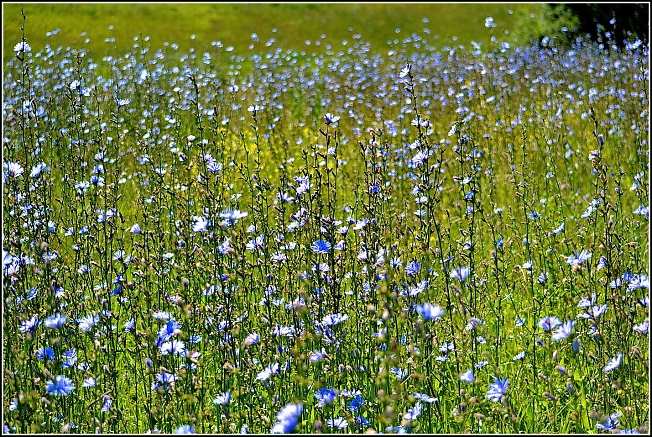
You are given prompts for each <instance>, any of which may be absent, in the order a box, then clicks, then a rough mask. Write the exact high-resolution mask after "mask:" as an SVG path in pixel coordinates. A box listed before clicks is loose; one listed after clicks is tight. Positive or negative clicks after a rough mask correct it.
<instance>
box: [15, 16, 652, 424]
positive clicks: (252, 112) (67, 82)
mask: <svg viewBox="0 0 652 437" xmlns="http://www.w3.org/2000/svg"><path fill="white" fill-rule="evenodd" d="M426 22H427V19H425V18H424V19H423V20H422V22H421V23H420V24H421V25H424V26H425V25H427V24H426ZM22 25H23V26H24V33H22V34H21V38H23V37H24V38H25V42H18V43H14V47H11V54H12V56H13V57H10V58H9V59H7V57H6V55H7V53H6V52H7V50H6V48H5V61H4V69H3V158H2V160H3V184H2V186H3V328H2V329H3V336H2V337H3V340H2V342H3V343H2V345H3V399H2V401H3V429H4V432H6V433H97V432H101V433H218V432H219V433H245V432H248V433H263V434H265V433H277V432H278V433H286V432H304V433H317V432H323V433H365V432H374V431H375V432H382V433H405V432H409V433H449V434H453V433H521V432H525V433H577V434H581V433H582V434H583V433H614V432H623V433H638V432H641V433H646V432H648V428H649V261H648V259H649V113H648V106H649V47H648V46H647V45H646V44H643V43H642V42H641V41H639V40H633V41H629V43H628V44H627V45H626V46H625V47H622V48H619V47H616V46H615V45H613V44H612V41H611V40H610V39H609V34H608V33H605V34H604V35H602V38H601V40H600V41H599V42H596V43H592V42H588V41H585V40H583V39H581V38H578V39H577V40H576V41H575V43H574V44H573V45H572V46H571V47H563V46H558V45H557V44H555V43H554V41H549V40H544V41H541V42H540V43H538V44H528V45H525V44H524V45H514V44H513V43H509V42H507V40H505V39H504V38H503V37H504V36H505V34H504V32H501V31H500V28H498V29H496V27H495V20H494V18H492V17H486V18H483V20H482V22H481V24H480V25H479V28H478V29H477V32H478V34H480V33H483V32H484V33H485V34H487V33H488V34H489V35H490V37H489V40H488V41H487V42H482V43H480V42H478V41H479V40H478V41H474V42H473V43H471V44H466V43H465V44H460V45H458V44H457V43H456V42H455V41H451V42H450V43H446V44H441V43H440V42H439V41H438V42H437V47H435V45H434V44H435V42H434V40H433V39H432V38H431V35H430V34H429V33H428V32H417V31H415V32H412V33H410V34H403V33H399V34H397V35H396V36H395V38H394V39H393V40H390V41H387V42H386V43H384V44H383V45H379V44H378V43H374V44H372V43H370V42H368V41H367V40H366V39H365V36H363V35H362V34H361V33H352V34H351V35H350V37H349V38H347V39H346V40H342V41H333V40H332V38H331V37H324V38H322V37H321V36H316V37H312V38H313V41H312V42H313V43H315V41H320V40H323V42H321V43H320V48H321V51H319V52H315V53H312V54H307V53H305V52H302V51H300V50H297V49H291V48H286V47H284V46H283V45H282V44H281V43H279V42H278V41H276V40H274V39H273V38H267V37H265V38H262V37H259V36H258V35H257V34H255V33H254V34H251V35H249V39H251V40H252V43H255V48H254V49H251V50H249V49H237V48H234V47H233V46H230V45H229V44H228V43H227V42H226V41H225V42H222V41H217V40H215V41H212V42H210V43H209V44H196V45H193V44H190V45H189V46H187V47H185V48H184V47H180V46H179V45H177V44H176V43H174V42H167V41H166V42H163V43H161V44H160V45H158V44H154V42H153V41H152V40H151V38H149V37H148V36H146V35H143V34H139V35H133V36H132V41H131V42H130V44H129V45H128V46H127V47H124V46H120V47H118V45H116V41H115V39H112V38H110V37H109V38H107V39H106V40H105V41H104V42H103V44H104V48H103V49H101V50H97V49H94V50H90V48H89V42H88V41H86V42H79V43H78V44H68V43H65V42H64V41H65V38H60V37H61V35H59V31H55V29H51V31H49V32H48V33H49V35H48V36H47V38H50V39H49V40H48V41H50V42H47V43H45V44H44V45H43V47H42V48H41V47H40V46H38V47H39V48H36V47H37V46H36V45H35V46H34V47H32V46H31V45H30V42H31V33H30V28H29V18H28V19H27V21H23V22H22ZM279 28H280V24H279ZM61 32H63V30H61ZM317 32H319V31H317Z"/></svg>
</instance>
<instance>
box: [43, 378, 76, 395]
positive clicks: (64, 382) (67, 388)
mask: <svg viewBox="0 0 652 437" xmlns="http://www.w3.org/2000/svg"><path fill="white" fill-rule="evenodd" d="M74 389H75V384H73V383H72V381H71V380H70V379H68V378H66V377H65V376H63V375H59V376H57V377H56V378H55V380H54V382H53V381H48V385H47V387H46V388H45V390H46V391H47V392H48V394H50V395H53V396H67V395H69V394H70V393H72V391H73V390H74Z"/></svg>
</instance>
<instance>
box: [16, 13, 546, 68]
mask: <svg viewBox="0 0 652 437" xmlns="http://www.w3.org/2000/svg"><path fill="white" fill-rule="evenodd" d="M21 8H22V9H24V11H25V14H26V15H27V23H26V25H27V27H28V33H29V39H28V42H29V44H30V45H31V46H32V48H33V49H34V50H36V51H39V50H41V49H42V48H43V47H44V46H45V44H50V45H51V46H52V47H54V48H56V47H57V46H59V45H62V46H63V47H64V48H65V47H67V46H77V47H78V46H82V45H84V46H87V47H89V48H90V49H91V50H92V51H93V52H98V53H100V54H104V52H105V51H106V45H107V44H106V43H105V42H104V41H105V39H106V38H115V45H116V46H117V49H118V51H120V52H124V51H126V50H127V49H128V48H129V47H131V46H132V45H133V43H134V41H133V38H134V37H135V36H140V35H142V36H143V37H144V36H149V37H150V38H151V40H150V41H151V45H152V46H153V47H160V46H162V44H163V42H166V41H167V42H168V43H170V44H172V43H176V44H178V45H179V49H180V50H181V51H187V50H188V49H189V48H190V47H191V46H192V47H196V48H197V49H198V50H200V49H201V48H202V47H203V46H210V43H211V42H212V41H221V42H222V43H223V44H224V46H225V47H228V46H233V47H234V48H235V51H236V52H237V53H241V54H246V53H248V51H249V50H248V48H249V45H250V44H252V42H253V41H252V39H251V34H252V33H256V34H257V35H258V38H259V41H258V43H256V45H255V49H258V50H260V49H264V48H265V46H264V44H265V43H266V42H267V41H269V39H270V38H274V39H275V40H276V43H275V47H282V48H283V49H291V50H296V51H306V52H307V53H312V52H313V51H315V52H319V51H323V49H324V46H325V45H326V44H331V45H332V46H333V47H342V46H341V43H342V41H344V40H348V41H351V38H352V36H353V35H355V34H360V35H361V36H362V38H363V39H364V40H365V41H367V42H369V43H370V44H371V45H372V47H374V48H376V49H381V48H383V47H386V46H387V42H388V41H393V40H395V39H399V40H402V39H404V38H406V37H407V36H410V35H411V34H412V33H418V34H419V35H421V36H422V37H424V38H426V39H428V41H429V42H430V44H431V45H433V46H435V47H443V46H445V45H447V44H454V45H458V44H463V45H469V44H470V43H471V41H476V42H479V43H483V44H484V45H487V44H489V41H490V39H491V36H492V35H498V36H501V35H502V36H504V35H503V31H504V30H511V29H513V28H514V25H515V23H516V20H517V19H518V17H520V16H522V15H524V14H529V13H530V12H532V11H535V10H537V8H538V5H536V4H534V5H533V4H500V3H485V4H462V3H451V4H445V3H444V4H442V3H439V4H424V3H416V4H410V3H383V4H366V3H365V4H326V3H303V4H291V3H290V4H265V3H263V4H238V3H234V4H228V3H219V4H185V3H178V4H76V3H75V4H35V3H25V4H21V3H15V4H3V50H4V52H3V54H4V59H5V61H6V60H7V59H8V57H11V56H13V51H12V49H13V46H14V45H15V44H16V43H17V42H19V41H20V38H21V31H20V25H21V23H22V16H21V13H20V10H21ZM510 9H511V10H512V11H513V14H511V15H510V14H509V13H508V11H509V10H510ZM489 16H491V17H493V18H494V20H495V22H496V23H497V25H498V27H496V28H494V29H491V31H490V30H489V29H487V28H485V26H484V23H485V19H486V18H487V17H489ZM424 18H427V19H428V20H429V22H428V23H424V22H423V19H424ZM110 25H112V26H113V29H112V30H109V26H110ZM57 28H60V29H61V32H60V33H59V34H58V35H56V36H54V37H50V38H48V37H46V33H47V32H51V31H54V30H55V29H57ZM425 28H428V29H429V30H430V35H427V34H426V33H424V29H425ZM273 29H277V31H276V32H273ZM396 29H400V33H397V32H396ZM82 32H86V34H85V36H81V34H82ZM193 34H194V35H196V40H195V41H193V40H191V39H190V38H191V35H193ZM321 35H325V36H326V38H324V39H323V40H322V39H321ZM453 37H457V41H453V39H452V38H453ZM87 38H89V39H90V42H89V43H88V45H85V44H84V41H85V40H86V39H87ZM306 40H310V41H311V44H310V45H309V46H308V45H306V44H305V41H306ZM317 40H321V41H322V46H321V48H320V47H317V46H315V41H317Z"/></svg>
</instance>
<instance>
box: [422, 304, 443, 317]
mask: <svg viewBox="0 0 652 437" xmlns="http://www.w3.org/2000/svg"><path fill="white" fill-rule="evenodd" d="M415 309H416V311H417V312H418V313H419V314H421V317H423V318H424V319H426V320H435V319H438V318H440V317H441V316H443V315H444V310H443V309H441V307H440V306H439V305H432V304H431V303H427V302H426V303H424V304H423V305H418V306H417V307H416V308H415Z"/></svg>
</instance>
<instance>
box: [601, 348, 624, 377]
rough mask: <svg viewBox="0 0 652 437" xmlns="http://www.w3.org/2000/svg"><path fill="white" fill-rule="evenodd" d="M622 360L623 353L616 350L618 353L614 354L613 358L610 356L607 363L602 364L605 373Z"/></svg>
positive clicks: (614, 367) (618, 364)
mask: <svg viewBox="0 0 652 437" xmlns="http://www.w3.org/2000/svg"><path fill="white" fill-rule="evenodd" d="M622 361H623V354H622V353H620V352H618V355H616V357H615V358H612V359H611V360H609V361H608V362H607V365H606V366H604V371H605V373H607V372H611V371H612V370H614V369H616V368H617V367H618V366H620V363H622Z"/></svg>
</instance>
